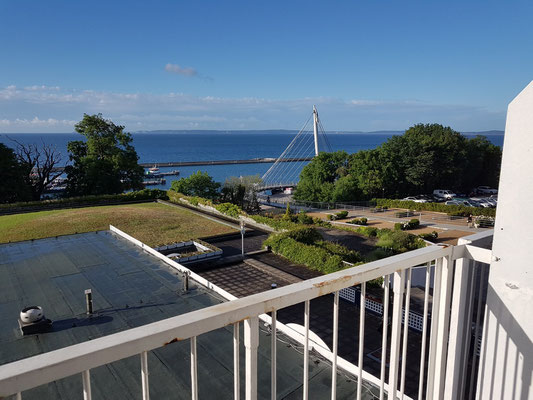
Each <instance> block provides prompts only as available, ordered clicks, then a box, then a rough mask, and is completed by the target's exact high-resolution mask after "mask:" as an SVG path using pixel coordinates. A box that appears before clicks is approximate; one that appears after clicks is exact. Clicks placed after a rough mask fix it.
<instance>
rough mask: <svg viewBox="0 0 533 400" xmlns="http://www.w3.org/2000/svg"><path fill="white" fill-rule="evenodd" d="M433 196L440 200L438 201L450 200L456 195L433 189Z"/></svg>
mask: <svg viewBox="0 0 533 400" xmlns="http://www.w3.org/2000/svg"><path fill="white" fill-rule="evenodd" d="M433 196H435V197H437V198H440V199H446V200H451V199H453V198H454V197H455V196H456V194H455V193H454V192H452V191H451V190H444V189H435V190H434V191H433Z"/></svg>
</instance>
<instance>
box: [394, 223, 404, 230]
mask: <svg viewBox="0 0 533 400" xmlns="http://www.w3.org/2000/svg"><path fill="white" fill-rule="evenodd" d="M394 230H395V231H401V230H403V222H396V223H395V224H394Z"/></svg>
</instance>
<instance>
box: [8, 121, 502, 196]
mask: <svg viewBox="0 0 533 400" xmlns="http://www.w3.org/2000/svg"><path fill="white" fill-rule="evenodd" d="M296 133H297V132H283V133H280V132H279V131H273V132H268V131H261V132H246V131H233V132H232V131H228V132H216V133H205V132H199V133H175V134H172V133H135V134H133V145H134V146H135V149H136V150H137V154H138V155H139V161H140V162H142V163H154V164H155V163H160V162H170V161H204V160H232V159H251V158H263V157H274V158H277V157H278V156H279V155H280V154H281V153H282V152H283V150H284V149H285V148H286V147H287V146H288V145H289V143H290V142H291V141H292V139H293V138H294V136H295V135H296ZM392 135H393V133H371V134H365V133H356V134H347V133H343V134H338V133H337V134H336V133H328V134H327V138H328V141H329V144H330V146H331V148H332V149H333V150H334V151H335V150H344V151H346V152H348V153H355V152H357V151H359V150H367V149H373V148H375V147H377V146H378V145H380V144H381V143H383V142H385V141H386V140H387V139H388V138H390V137H391V136H392ZM8 136H9V137H10V138H13V139H16V140H17V141H20V142H22V143H35V144H41V142H42V141H44V142H45V143H48V144H52V145H54V146H56V148H57V149H58V150H59V151H60V152H61V154H62V155H63V161H64V163H65V162H67V161H68V153H67V143H68V142H69V141H72V140H80V139H81V138H82V136H81V135H79V134H76V133H73V134H50V133H49V134H9V135H8ZM488 139H489V140H490V141H491V142H492V143H494V144H496V145H498V146H503V135H491V136H488ZM0 142H2V143H5V144H6V145H7V146H10V147H13V143H12V142H11V141H10V140H9V139H8V137H7V136H6V135H0ZM271 165H272V164H269V163H265V164H243V165H217V166H200V167H179V168H161V171H167V170H174V169H179V171H180V177H186V176H189V175H190V174H192V173H194V172H196V171H198V170H201V171H207V172H208V173H209V174H210V175H211V176H212V177H213V178H214V179H215V180H216V181H218V182H223V181H224V180H225V179H226V178H228V177H230V176H241V175H256V174H259V175H263V174H264V173H265V172H266V171H267V170H268V168H270V166H271ZM172 179H177V177H167V184H166V185H165V186H161V188H164V187H166V188H168V187H170V182H171V181H172ZM151 187H154V186H151Z"/></svg>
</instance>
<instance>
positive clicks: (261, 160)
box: [139, 157, 312, 168]
mask: <svg viewBox="0 0 533 400" xmlns="http://www.w3.org/2000/svg"><path fill="white" fill-rule="evenodd" d="M311 160H312V158H311V157H304V158H284V159H280V160H279V162H302V161H311ZM273 162H276V158H270V157H269V158H252V159H250V160H208V161H173V162H157V163H139V165H140V166H142V167H144V168H150V167H153V166H154V165H157V166H158V167H195V166H203V165H228V164H261V163H273Z"/></svg>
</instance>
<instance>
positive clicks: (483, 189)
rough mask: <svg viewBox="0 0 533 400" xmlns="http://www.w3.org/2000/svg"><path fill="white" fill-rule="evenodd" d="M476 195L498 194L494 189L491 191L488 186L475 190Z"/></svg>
mask: <svg viewBox="0 0 533 400" xmlns="http://www.w3.org/2000/svg"><path fill="white" fill-rule="evenodd" d="M476 193H479V194H496V193H498V190H496V189H492V188H490V187H488V186H478V187H477V188H476Z"/></svg>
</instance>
